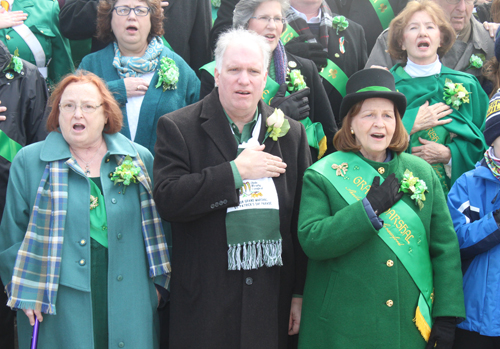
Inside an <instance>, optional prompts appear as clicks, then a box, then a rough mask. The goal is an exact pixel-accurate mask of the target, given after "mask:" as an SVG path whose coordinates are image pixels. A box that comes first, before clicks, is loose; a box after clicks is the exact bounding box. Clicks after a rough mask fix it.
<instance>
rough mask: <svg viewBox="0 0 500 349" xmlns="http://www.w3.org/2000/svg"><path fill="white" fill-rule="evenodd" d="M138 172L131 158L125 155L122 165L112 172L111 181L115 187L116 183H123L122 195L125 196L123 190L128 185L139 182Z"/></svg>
mask: <svg viewBox="0 0 500 349" xmlns="http://www.w3.org/2000/svg"><path fill="white" fill-rule="evenodd" d="M140 172H141V169H140V168H139V167H138V166H135V165H134V162H133V161H132V158H131V157H130V156H129V155H127V156H126V157H125V159H124V160H123V162H122V164H121V165H120V166H118V167H117V168H116V170H115V172H113V176H112V177H111V180H112V181H113V182H115V185H116V184H117V183H123V194H125V190H126V189H127V186H128V185H130V183H137V182H138V181H139V180H138V178H137V176H138V175H139V173H140Z"/></svg>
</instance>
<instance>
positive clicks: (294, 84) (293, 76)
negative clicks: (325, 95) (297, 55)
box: [287, 69, 307, 92]
mask: <svg viewBox="0 0 500 349" xmlns="http://www.w3.org/2000/svg"><path fill="white" fill-rule="evenodd" d="M287 84H288V92H295V91H300V90H302V89H305V88H306V87H307V85H306V82H305V81H304V76H303V75H302V74H301V73H300V70H298V69H293V70H291V71H290V72H289V73H288V75H287Z"/></svg>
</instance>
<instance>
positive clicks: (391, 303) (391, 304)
mask: <svg viewBox="0 0 500 349" xmlns="http://www.w3.org/2000/svg"><path fill="white" fill-rule="evenodd" d="M385 305H387V306H388V307H389V308H390V307H392V306H393V305H394V302H393V301H392V300H391V299H389V300H388V301H387V302H385Z"/></svg>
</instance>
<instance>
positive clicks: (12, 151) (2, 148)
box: [0, 130, 23, 162]
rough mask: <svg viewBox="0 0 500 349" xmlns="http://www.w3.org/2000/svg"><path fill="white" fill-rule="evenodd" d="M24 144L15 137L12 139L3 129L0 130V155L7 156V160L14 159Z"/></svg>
mask: <svg viewBox="0 0 500 349" xmlns="http://www.w3.org/2000/svg"><path fill="white" fill-rule="evenodd" d="M22 147H23V146H22V145H21V144H19V143H17V142H16V141H14V140H13V139H10V138H9V136H7V134H6V133H5V132H3V131H2V130H0V156H1V157H3V158H5V160H7V161H9V162H12V160H14V156H16V154H17V152H18V151H19V150H21V148H22Z"/></svg>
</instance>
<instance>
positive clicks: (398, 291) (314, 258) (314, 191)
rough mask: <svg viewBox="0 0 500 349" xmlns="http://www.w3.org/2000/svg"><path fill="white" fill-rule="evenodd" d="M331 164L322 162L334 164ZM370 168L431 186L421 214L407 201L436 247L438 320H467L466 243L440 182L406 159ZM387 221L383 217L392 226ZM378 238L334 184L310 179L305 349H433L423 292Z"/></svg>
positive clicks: (420, 163) (304, 211)
mask: <svg viewBox="0 0 500 349" xmlns="http://www.w3.org/2000/svg"><path fill="white" fill-rule="evenodd" d="M331 157H332V156H328V157H326V158H325V159H322V160H320V161H330V162H331ZM365 161H366V162H367V163H368V164H369V165H371V166H372V167H374V168H375V169H379V168H380V167H382V168H384V170H385V172H384V174H383V175H382V177H384V178H386V177H387V176H388V175H389V174H391V173H395V174H396V177H397V178H399V179H401V178H402V176H403V173H404V171H405V170H406V169H409V170H410V171H412V172H413V174H414V176H417V177H419V178H420V179H423V180H424V181H425V183H426V184H427V186H428V188H429V193H427V194H426V201H425V205H424V208H423V209H422V210H421V211H419V210H418V207H417V206H416V205H415V204H414V202H413V200H411V198H410V195H408V194H405V195H404V196H403V198H402V200H404V201H405V202H406V203H407V204H408V205H409V206H410V207H411V208H413V209H414V210H415V212H416V213H417V215H418V216H419V218H420V219H421V221H422V223H423V225H424V228H425V231H426V236H427V240H428V242H429V252H430V257H431V262H432V267H433V270H434V279H433V280H434V290H435V297H434V306H433V313H432V316H433V317H434V318H435V317H438V316H455V317H465V310H464V305H463V302H464V301H463V292H462V274H461V269H460V255H459V248H458V241H457V237H456V235H455V231H454V230H453V224H452V221H451V218H450V214H449V213H448V208H447V206H446V201H445V197H444V195H443V191H442V190H441V186H440V183H439V180H438V178H437V176H436V174H435V173H434V171H433V170H432V168H431V167H430V166H429V165H428V164H427V163H426V162H425V161H424V160H422V159H419V158H417V157H415V156H412V155H409V154H404V153H403V154H401V155H399V156H398V155H396V156H395V157H394V158H393V159H392V160H391V161H390V162H387V163H378V162H374V161H370V160H367V159H365ZM352 171H354V169H351V168H349V170H348V172H347V174H348V175H351V176H352V175H353V172H352ZM384 216H385V214H382V215H381V216H380V217H381V218H382V219H384V220H385V221H384V222H385V223H386V224H391V223H392V222H391V220H390V219H388V218H386V217H384ZM402 218H403V219H404V217H402ZM377 234H378V231H377V230H375V229H374V227H373V225H372V223H371V222H370V220H369V218H368V215H367V214H366V211H365V209H364V207H363V204H362V202H361V201H358V202H356V203H354V204H352V205H347V203H346V201H345V200H344V199H343V198H342V196H341V195H340V194H339V193H338V192H337V190H336V189H335V188H334V187H333V186H332V184H331V183H330V182H329V181H328V179H326V178H325V177H323V176H322V175H321V174H319V173H317V172H316V171H313V170H310V169H308V170H307V171H306V173H305V175H304V185H303V189H302V200H301V205H300V215H299V231H298V237H299V241H300V244H301V245H302V248H303V249H304V252H305V253H306V255H307V256H308V257H309V262H308V270H307V279H306V285H305V290H304V303H303V307H302V319H301V327H300V340H299V341H300V342H299V347H300V348H374V349H375V348H377V349H378V348H384V349H391V348H405V349H412V348H415V349H417V348H418V349H423V348H424V347H425V341H424V339H423V338H422V336H421V335H420V333H419V331H418V329H417V327H416V326H415V324H414V323H413V321H412V320H413V318H414V316H415V309H416V306H417V301H418V297H419V290H418V288H417V287H416V285H415V283H414V282H413V280H412V279H411V277H410V275H409V274H408V272H407V271H406V269H405V268H404V267H403V265H402V264H401V263H400V262H399V260H398V258H397V257H396V255H395V254H394V253H393V252H392V250H391V249H390V248H389V247H388V246H387V245H386V244H385V243H384V242H383V241H382V239H381V238H379V237H378V236H377ZM403 242H404V241H403ZM389 301H392V305H391V303H390V302H389ZM389 305H391V306H389Z"/></svg>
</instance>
